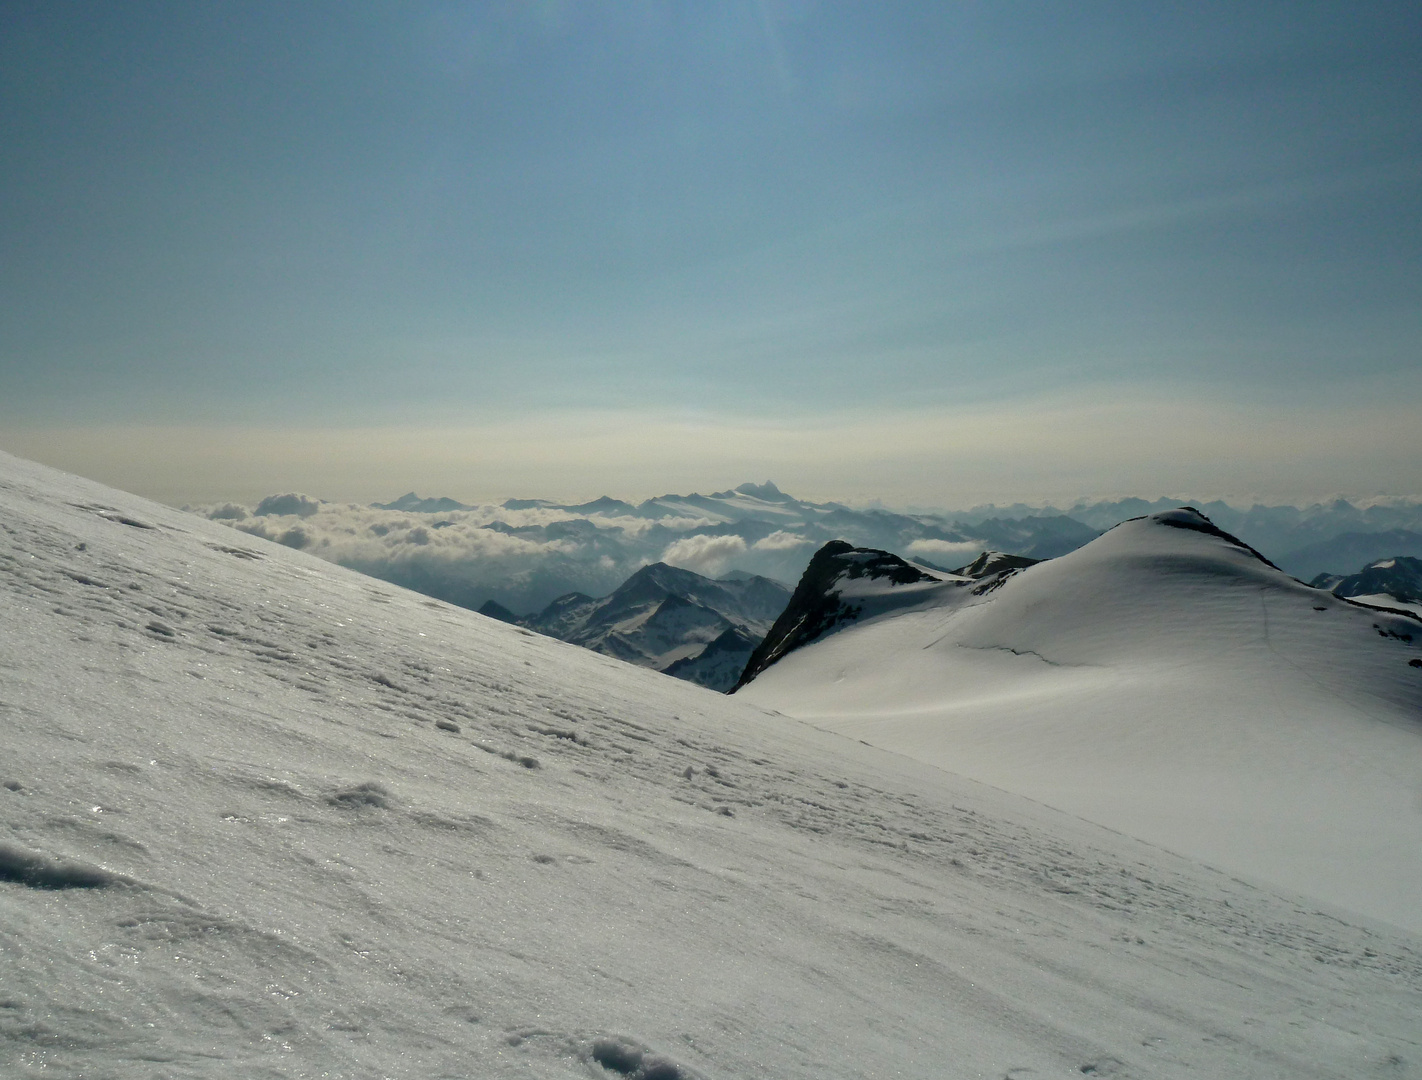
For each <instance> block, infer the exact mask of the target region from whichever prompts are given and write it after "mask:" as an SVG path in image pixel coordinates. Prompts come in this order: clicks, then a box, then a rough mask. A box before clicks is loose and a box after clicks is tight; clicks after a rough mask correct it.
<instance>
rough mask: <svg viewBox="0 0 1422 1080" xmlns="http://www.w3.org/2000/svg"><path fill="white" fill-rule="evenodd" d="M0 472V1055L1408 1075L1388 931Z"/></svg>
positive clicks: (1395, 957)
mask: <svg viewBox="0 0 1422 1080" xmlns="http://www.w3.org/2000/svg"><path fill="white" fill-rule="evenodd" d="M0 466H3V468H0V620H3V621H0V626H3V628H4V629H3V638H0V640H2V641H3V648H2V649H0V731H3V734H4V745H5V751H4V754H3V756H0V785H3V786H0V1072H3V1074H4V1075H6V1076H11V1075H14V1076H25V1075H36V1076H38V1075H47V1076H66V1077H80V1076H117V1077H150V1076H155V1077H156V1076H163V1077H168V1076H171V1077H197V1076H234V1075H240V1076H244V1077H265V1076H271V1077H278V1076H280V1077H287V1076H335V1077H382V1076H401V1077H404V1076H410V1077H464V1076H469V1077H474V1076H517V1077H525V1076H527V1077H535V1076H536V1077H545V1076H546V1077H555V1076H584V1077H586V1076H592V1077H617V1076H630V1077H634V1078H641V1080H678V1078H682V1080H691V1078H695V1077H706V1078H720V1077H733V1076H744V1077H751V1076H772V1075H773V1076H790V1077H830V1076H845V1077H850V1076H853V1077H865V1076H884V1077H889V1076H916V1077H917V1076H949V1077H957V1076H963V1077H970V1076H983V1077H1015V1078H1019V1080H1024V1078H1032V1077H1039V1076H1082V1075H1088V1076H1112V1077H1147V1076H1151V1077H1155V1076H1185V1075H1190V1076H1199V1075H1208V1076H1231V1077H1235V1076H1238V1077H1344V1076H1350V1077H1357V1076H1373V1075H1376V1076H1380V1077H1417V1076H1422V1045H1419V1043H1420V1042H1422V1032H1419V1029H1418V1027H1417V1024H1416V1018H1417V1016H1418V1015H1419V1006H1422V993H1419V991H1422V954H1419V948H1418V946H1419V941H1418V939H1417V938H1416V937H1414V936H1410V935H1407V934H1405V933H1401V932H1395V931H1393V930H1391V929H1389V928H1387V927H1381V926H1367V925H1357V924H1354V923H1352V922H1349V921H1347V920H1344V919H1342V918H1339V917H1337V916H1336V915H1333V914H1328V913H1325V912H1323V911H1320V910H1318V908H1317V906H1316V905H1314V904H1312V903H1311V902H1309V901H1308V900H1306V899H1303V898H1297V897H1294V898H1290V897H1287V896H1282V895H1276V894H1273V893H1270V892H1268V891H1264V890H1261V889H1258V888H1255V887H1253V886H1251V885H1248V884H1246V883H1244V882H1241V881H1237V880H1235V879H1233V878H1231V877H1229V876H1227V875H1224V874H1220V873H1217V872H1215V871H1212V870H1209V869H1206V868H1204V867H1201V866H1199V865H1197V864H1194V863H1191V862H1189V861H1187V860H1184V859H1180V858H1177V857H1175V856H1172V855H1169V854H1167V853H1165V852H1162V851H1160V850H1158V849H1155V848H1151V847H1149V846H1146V845H1144V844H1140V843H1137V842H1135V841H1132V840H1129V839H1127V838H1125V837H1122V836H1119V835H1117V834H1113V833H1110V832H1108V831H1106V830H1102V829H1099V828H1096V827H1094V826H1091V825H1088V824H1086V823H1085V822H1082V821H1079V820H1077V819H1074V818H1071V817H1069V816H1067V815H1063V814H1059V813H1057V812H1055V811H1051V810H1048V809H1046V808H1044V807H1041V806H1038V805H1035V804H1032V803H1029V802H1027V801H1025V800H1021V799H1017V798H1015V797H1012V796H1008V795H1006V794H1004V793H1001V792H997V791H994V790H992V789H989V788H984V787H981V786H978V785H975V784H973V783H971V782H968V781H964V780H961V779H960V778H957V777H954V776H952V775H951V774H947V773H942V772H939V771H936V770H933V769H930V768H927V767H925V766H922V765H918V764H916V763H913V762H910V761H907V760H905V759H901V758H896V757H893V756H891V755H887V754H884V753H882V752H879V751H876V750H873V749H871V748H868V747H865V746H861V745H859V744H858V743H856V742H854V741H852V740H847V739H843V738H840V737H837V736H832V735H829V734H826V733H823V732H820V731H817V730H815V729H813V728H811V727H809V726H807V725H803V724H800V723H798V722H795V721H791V720H788V719H786V718H784V717H780V716H778V715H773V714H768V713H766V712H763V711H761V710H759V709H756V708H754V707H752V706H749V705H747V704H744V703H741V702H737V701H735V700H732V699H726V698H723V697H720V696H718V695H715V694H712V693H710V692H708V691H703V690H701V689H699V688H696V687H693V686H689V685H686V684H683V683H680V682H678V681H676V680H673V679H670V678H667V677H664V676H660V675H656V674H653V673H648V672H644V671H641V670H638V669H635V668H631V667H629V666H627V665H623V664H620V663H617V662H615V661H611V660H607V659H605V658H602V657H599V656H596V655H594V654H592V653H589V652H587V651H585V650H582V649H579V648H577V647H575V646H571V645H565V644H562V643H559V642H556V641H553V640H551V639H547V638H542V637H539V636H536V635H532V634H530V633H528V632H527V631H523V630H520V629H517V628H514V627H510V626H506V625H504V624H500V623H496V622H494V621H491V620H486V619H483V618H482V617H479V616H476V615H474V614H472V613H469V612H465V611H462V610H459V609H456V608H452V607H450V606H448V605H446V604H443V603H440V602H437V601H431V600H428V599H426V598H423V597H420V596H417V595H415V594H412V593H406V592H403V591H402V590H399V589H397V588H394V587H392V586H389V585H386V584H383V583H380V582H377V581H373V580H370V579H365V578H362V577H360V576H358V575H356V574H353V573H348V572H344V571H342V570H340V569H338V568H334V567H330V566H327V565H324V564H321V563H319V562H317V561H316V560H315V559H313V558H309V557H307V556H305V555H303V554H301V553H298V552H292V551H289V550H287V549H284V548H281V547H279V546H277V545H271V544H265V543H261V542H258V541H253V542H251V543H249V544H241V545H236V544H232V543H231V536H232V534H231V533H230V532H229V531H227V530H225V529H224V528H223V527H222V526H220V525H214V524H210V523H207V522H205V521H202V520H199V519H195V518H190V517H188V516H186V515H182V514H180V513H178V512H176V511H172V510H168V509H166V508H163V507H159V506H156V505H155V504H151V503H146V502H144V501H143V500H139V499H136V498H134V497H131V496H126V495H122V494H121V493H118V492H114V491H110V490H108V489H104V488H101V487H99V486H98V485H92V484H89V483H87V482H85V481H81V480H78V479H77V478H73V477H67V476H64V475H63V474H58V473H54V472H52V471H50V470H45V469H43V468H41V467H39V466H33V465H30V464H28V463H24V462H19V461H17V460H16V459H12V458H8V457H5V456H3V455H0Z"/></svg>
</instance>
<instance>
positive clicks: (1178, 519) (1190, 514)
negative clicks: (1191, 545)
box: [1108, 506, 1279, 570]
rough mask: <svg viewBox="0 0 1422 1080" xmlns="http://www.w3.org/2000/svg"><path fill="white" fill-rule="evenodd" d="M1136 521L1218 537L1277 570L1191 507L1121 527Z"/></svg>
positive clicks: (1140, 518) (1182, 507) (1167, 511)
mask: <svg viewBox="0 0 1422 1080" xmlns="http://www.w3.org/2000/svg"><path fill="white" fill-rule="evenodd" d="M1136 521H1148V522H1153V523H1155V524H1158V525H1168V526H1170V527H1171V528H1173V529H1189V530H1191V531H1192V532H1198V533H1204V534H1205V535H1206V536H1214V537H1218V538H1219V539H1221V540H1223V541H1225V543H1227V544H1233V545H1234V546H1235V547H1237V548H1239V549H1240V550H1241V551H1247V552H1249V554H1251V555H1253V556H1254V557H1255V558H1256V559H1258V560H1259V561H1260V562H1262V563H1263V564H1264V565H1265V566H1270V567H1273V568H1274V569H1275V570H1277V569H1279V568H1278V567H1277V566H1274V564H1273V563H1272V562H1270V561H1269V560H1268V559H1266V558H1265V557H1264V556H1263V555H1261V554H1260V553H1259V552H1258V551H1256V550H1255V549H1254V548H1252V547H1250V546H1249V545H1248V544H1246V543H1245V542H1244V541H1243V540H1241V539H1240V538H1239V537H1237V536H1233V535H1231V534H1230V533H1227V532H1225V531H1224V530H1223V529H1221V528H1220V527H1219V526H1218V525H1216V524H1215V523H1214V522H1213V521H1211V520H1210V519H1209V518H1207V517H1206V516H1205V515H1204V514H1202V513H1200V511H1198V510H1196V509H1195V508H1194V507H1193V506H1181V507H1178V508H1177V509H1174V510H1163V511H1161V512H1160V513H1157V514H1147V515H1145V516H1143V517H1138V518H1128V519H1127V520H1126V521H1123V522H1121V525H1129V524H1131V523H1132V522H1136ZM1120 527H1121V526H1120V525H1118V526H1117V528H1120ZM1108 531H1109V530H1108Z"/></svg>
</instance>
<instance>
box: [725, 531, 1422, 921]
mask: <svg viewBox="0 0 1422 1080" xmlns="http://www.w3.org/2000/svg"><path fill="white" fill-rule="evenodd" d="M1211 528H1212V527H1210V526H1209V525H1208V522H1206V521H1205V519H1204V518H1202V517H1200V516H1199V515H1198V514H1197V513H1194V512H1192V511H1188V510H1179V511H1173V512H1169V513H1162V514H1155V515H1152V516H1151V517H1148V518H1142V519H1138V520H1134V521H1129V522H1125V523H1123V524H1121V525H1119V526H1117V527H1116V528H1115V529H1112V530H1111V531H1109V532H1107V533H1106V534H1104V535H1103V536H1101V537H1100V538H1099V539H1097V540H1095V541H1093V542H1092V543H1090V544H1088V545H1086V546H1085V547H1083V548H1081V549H1079V550H1077V551H1075V552H1072V553H1071V554H1069V555H1065V556H1062V557H1061V558H1059V559H1054V560H1051V561H1050V562H1044V563H1040V564H1038V565H1036V566H1032V567H1029V568H1027V569H1025V570H1021V571H1018V572H1016V573H1015V574H1013V575H1011V576H1010V577H1008V578H1007V579H1006V580H1005V581H1004V582H1003V583H1002V584H1001V586H1000V587H997V588H993V589H988V590H983V589H981V588H974V587H970V584H969V583H968V582H966V581H964V580H963V579H955V578H953V577H952V576H951V575H942V576H941V577H942V580H941V581H940V582H939V583H938V584H937V585H935V586H933V587H932V588H929V589H928V590H927V591H926V592H925V593H923V595H922V597H921V598H915V600H914V602H913V603H912V604H911V605H910V606H909V607H908V608H907V609H905V608H903V607H899V608H897V609H889V610H888V611H887V614H885V615H882V616H880V617H878V618H872V617H870V618H865V619H862V620H860V621H859V622H856V623H853V624H851V625H850V626H848V628H846V629H842V630H840V631H838V632H836V633H833V634H831V635H829V636H827V637H823V638H822V639H821V640H818V641H816V642H815V643H813V644H810V645H808V646H806V647H804V648H801V649H799V650H797V651H794V652H791V653H789V655H787V656H785V657H784V658H782V659H781V660H779V662H777V663H776V664H775V665H774V666H772V667H771V668H769V669H768V670H767V671H765V672H764V673H762V674H761V675H759V677H757V678H756V680H755V681H754V682H752V683H750V684H749V685H748V686H746V687H744V688H743V689H742V690H740V691H738V696H743V697H744V698H745V699H746V700H748V701H753V702H756V703H757V704H761V705H765V706H768V707H771V708H775V709H778V710H780V711H782V712H785V713H787V714H790V715H793V716H797V717H801V718H804V719H807V720H810V721H812V722H813V723H815V724H817V725H819V726H822V727H825V728H828V729H830V730H833V731H837V732H840V733H843V734H846V735H852V736H854V737H856V738H860V739H864V740H867V741H869V742H871V743H873V744H875V745H877V746H880V747H884V748H886V749H889V750H893V751H895V752H897V753H902V754H905V755H908V756H910V757H913V758H916V759H917V760H920V761H923V762H926V763H929V764H934V765H939V766H941V767H943V768H946V769H952V770H953V771H955V772H959V773H962V774H964V775H967V776H971V777H974V778H976V779H979V780H982V781H984V782H986V783H989V784H993V785H995V786H997V787H1001V788H1004V789H1006V790H1009V791H1013V792H1017V793H1020V794H1023V795H1027V796H1029V797H1031V798H1033V799H1037V800H1040V801H1042V802H1044V803H1047V804H1049V805H1052V806H1054V807H1058V808H1060V809H1063V810H1066V811H1069V812H1071V813H1074V814H1080V815H1081V816H1083V817H1085V818H1087V819H1089V820H1091V821H1095V822H1098V823H1100V824H1103V825H1107V826H1109V827H1111V828H1114V829H1119V830H1121V831H1123V832H1126V833H1129V834H1130V835H1132V836H1135V837H1138V838H1141V839H1144V840H1148V841H1150V842H1152V843H1158V844H1162V845H1164V846H1166V847H1168V848H1171V849H1172V850H1175V851H1179V852H1182V853H1185V854H1189V855H1192V856H1195V857H1199V858H1202V859H1204V860H1206V861H1207V862H1210V863H1212V864H1214V865H1217V866H1220V867H1223V868H1226V869H1228V870H1229V871H1231V872H1233V873H1238V874H1243V875H1248V876H1250V877H1252V878H1258V879H1263V880H1267V881H1270V882H1273V883H1276V884H1278V885H1282V886H1284V887H1287V888H1291V889H1297V890H1299V891H1301V892H1304V893H1307V894H1309V895H1312V896H1316V897H1319V898H1322V899H1325V900H1327V901H1329V902H1331V903H1335V904H1339V905H1342V906H1344V907H1347V908H1349V909H1351V910H1353V911H1355V912H1359V913H1362V914H1365V915H1368V916H1371V917H1374V918H1379V919H1385V920H1389V921H1391V922H1394V923H1396V924H1398V925H1399V926H1406V927H1409V928H1411V929H1413V930H1422V903H1419V901H1418V897H1419V896H1422V621H1419V620H1418V619H1415V618H1410V617H1407V616H1403V615H1398V614H1389V613H1386V612H1381V611H1377V610H1373V609H1370V608H1366V607H1363V606H1361V605H1358V604H1353V603H1350V602H1348V601H1347V600H1343V599H1340V598H1338V597H1334V596H1332V595H1331V594H1329V593H1326V592H1321V591H1319V590H1315V589H1311V588H1309V587H1307V586H1305V585H1302V584H1300V583H1298V582H1296V581H1294V580H1293V579H1291V578H1289V577H1287V576H1286V575H1284V574H1283V573H1281V572H1279V571H1278V570H1276V569H1274V568H1273V567H1272V566H1270V565H1269V564H1268V563H1266V562H1265V561H1263V560H1262V559H1261V558H1260V557H1258V556H1257V555H1256V554H1255V553H1253V552H1252V550H1251V549H1248V548H1245V547H1243V546H1242V545H1239V544H1238V543H1232V542H1231V541H1230V540H1229V539H1226V538H1225V537H1224V536H1223V534H1218V531H1217V530H1216V531H1215V532H1213V533H1212V532H1211V531H1209V530H1210V529H1211ZM856 585H857V587H858V589H859V590H860V592H863V591H864V589H865V586H864V585H863V584H862V583H856ZM915 587H916V588H919V589H922V588H923V586H922V585H919V586H915ZM896 588H898V587H896V586H890V585H884V586H882V587H881V589H880V591H881V592H882V593H885V594H891V593H893V592H894V591H895V589H896ZM885 602H886V601H885V600H883V599H881V600H879V601H877V603H878V604H879V605H880V607H881V608H882V607H883V606H884V604H885ZM875 610H877V609H875ZM774 633H775V632H774V631H772V637H773V636H774ZM767 640H769V639H767Z"/></svg>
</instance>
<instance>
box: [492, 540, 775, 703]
mask: <svg viewBox="0 0 1422 1080" xmlns="http://www.w3.org/2000/svg"><path fill="white" fill-rule="evenodd" d="M789 598H790V590H789V589H788V588H786V587H785V586H784V585H782V584H780V583H779V582H778V581H771V580H770V579H769V578H764V577H757V576H754V575H745V576H737V577H735V578H732V579H729V580H722V581H713V580H711V579H710V578H706V577H703V576H702V575H700V574H696V573H693V572H692V571H690V570H682V569H680V568H679V567H675V566H667V565H666V564H665V563H653V564H652V565H651V566H644V567H643V568H642V569H640V570H638V571H637V572H636V573H635V574H633V575H632V576H631V577H630V578H628V579H627V580H626V581H625V582H623V583H622V584H621V585H620V586H618V587H617V588H616V589H614V590H613V591H612V593H610V594H609V595H608V596H605V597H603V598H602V599H600V600H597V599H594V598H592V597H591V596H585V595H584V594H582V593H576V592H574V593H568V594H567V595H565V596H560V597H558V598H557V599H556V600H554V601H552V602H551V603H550V604H549V605H548V606H547V607H545V608H544V609H543V610H542V611H540V612H538V613H537V614H535V615H528V616H524V617H522V618H520V617H519V616H516V615H514V614H513V612H511V611H509V610H508V609H507V608H505V607H503V606H502V605H501V604H498V603H496V602H494V601H490V602H489V603H486V604H485V605H484V606H483V607H482V608H480V609H479V610H480V613H481V614H483V615H488V616H491V617H492V618H496V619H501V620H502V621H504V622H511V623H515V624H517V625H519V626H525V627H527V628H529V629H530V630H536V631H538V632H539V633H540V634H547V635H548V636H549V637H555V638H559V639H560V640H562V641H568V642H572V643H573V644H575V645H582V646H583V647H584V648H588V649H592V650H593V651H594V652H600V653H604V654H605V655H607V656H615V657H616V658H617V659H619V660H626V661H627V662H628V663H632V664H637V665H639V666H640V667H649V668H653V669H654V670H656V671H662V672H665V673H666V674H668V675H674V676H676V677H677V678H680V679H685V680H687V681H688V682H694V683H699V684H700V685H702V686H706V687H709V688H710V689H712V690H719V691H726V690H729V689H730V688H731V687H732V686H734V685H735V683H736V679H737V678H738V677H739V676H740V674H741V671H742V670H743V669H744V668H745V665H746V661H747V659H749V657H750V654H751V651H752V650H753V649H754V648H755V647H756V645H757V644H759V643H760V640H761V638H762V637H764V636H765V632H766V631H767V630H769V629H770V626H771V624H772V623H774V621H775V619H776V617H777V616H779V615H780V613H781V611H783V610H784V608H785V602H786V601H787V600H788V599H789Z"/></svg>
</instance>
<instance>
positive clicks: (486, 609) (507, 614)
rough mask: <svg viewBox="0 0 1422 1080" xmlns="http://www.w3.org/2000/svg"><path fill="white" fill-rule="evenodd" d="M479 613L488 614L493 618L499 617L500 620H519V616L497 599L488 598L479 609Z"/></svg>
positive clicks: (514, 621) (513, 621)
mask: <svg viewBox="0 0 1422 1080" xmlns="http://www.w3.org/2000/svg"><path fill="white" fill-rule="evenodd" d="M479 614H480V615H486V616H488V617H489V618H491V619H498V620H499V622H506V623H517V622H518V616H517V615H515V614H514V613H513V612H512V611H510V610H509V609H508V608H506V607H504V605H503V604H501V603H499V602H498V601H497V600H486V601H485V602H484V606H483V607H481V608H480V609H479Z"/></svg>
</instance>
